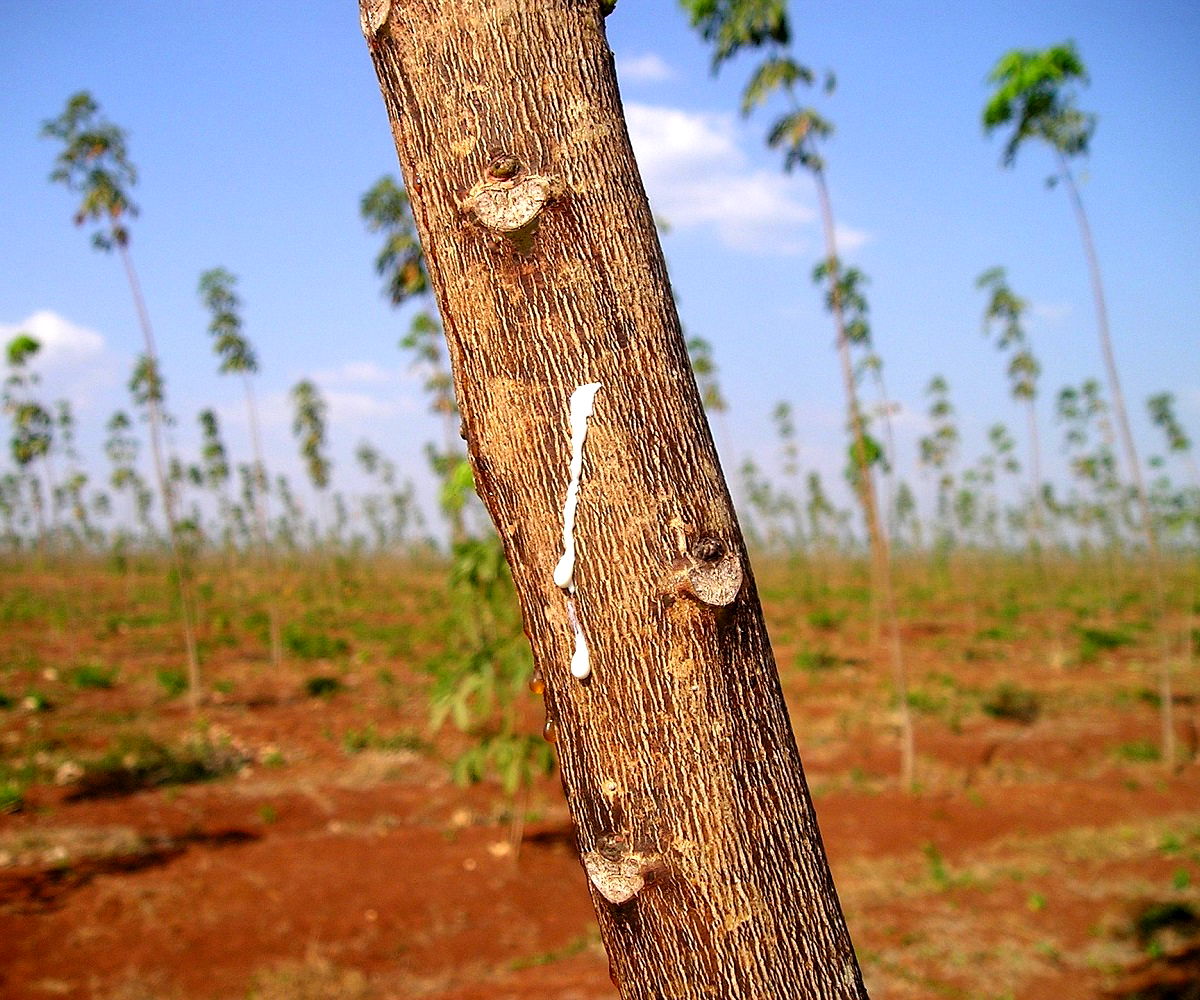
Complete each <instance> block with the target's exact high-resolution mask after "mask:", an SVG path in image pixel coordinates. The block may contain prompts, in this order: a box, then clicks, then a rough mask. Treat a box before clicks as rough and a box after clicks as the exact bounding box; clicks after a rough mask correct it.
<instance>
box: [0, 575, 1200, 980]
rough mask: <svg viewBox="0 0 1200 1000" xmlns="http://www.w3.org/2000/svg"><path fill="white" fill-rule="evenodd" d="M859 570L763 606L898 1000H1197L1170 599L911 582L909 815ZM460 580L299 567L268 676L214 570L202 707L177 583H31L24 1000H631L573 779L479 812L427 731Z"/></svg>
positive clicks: (1189, 828)
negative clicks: (430, 693)
mask: <svg viewBox="0 0 1200 1000" xmlns="http://www.w3.org/2000/svg"><path fill="white" fill-rule="evenodd" d="M835 570H836V568H835ZM835 570H829V569H828V568H826V569H824V570H822V572H821V578H822V580H824V583H823V584H822V586H820V587H819V588H814V585H813V584H812V576H811V574H810V575H809V576H807V577H805V579H806V580H807V582H806V583H803V585H802V583H801V582H800V577H799V576H798V575H797V573H798V571H793V570H788V569H786V568H784V567H768V570H767V571H765V572H764V571H763V570H762V569H761V568H760V569H759V584H760V589H761V591H762V594H763V597H764V601H765V604H766V607H767V611H768V617H769V620H770V625H771V632H772V636H773V638H774V640H775V644H776V652H777V656H778V659H779V663H780V670H781V674H782V676H783V679H784V685H785V688H786V690H787V693H788V697H789V702H790V705H791V709H792V719H793V725H794V727H795V730H796V734H797V739H798V742H799V744H800V749H801V753H802V755H803V758H804V762H805V767H806V770H807V773H808V778H809V783H810V785H811V787H812V789H813V793H814V796H815V799H816V805H817V810H818V816H819V819H820V822H821V827H822V831H823V834H824V837H825V841H826V845H827V848H828V850H829V853H830V856H831V859H832V863H833V868H834V875H835V878H836V880H837V884H838V888H839V891H840V893H841V896H842V901H843V905H844V907H845V909H846V912H847V916H848V920H849V924H850V929H851V932H852V934H853V937H854V940H855V944H856V946H857V948H858V952H859V957H860V961H861V963H862V966H863V971H864V975H865V977H866V980H867V984H868V987H869V989H870V991H871V994H872V996H873V997H874V998H875V1000H883V998H892V997H897V998H899V997H961V998H992V1000H1000V998H1013V1000H1015V998H1022V1000H1073V998H1085V997H1102V996H1113V997H1117V996H1120V997H1134V996H1138V997H1145V998H1155V1000H1171V998H1175V1000H1182V998H1195V997H1197V996H1200V935H1198V933H1197V932H1198V930H1200V919H1198V916H1197V915H1198V914H1200V768H1198V767H1197V766H1196V764H1195V763H1186V764H1184V765H1183V766H1181V767H1180V768H1178V769H1176V770H1174V771H1170V770H1168V769H1166V768H1164V766H1163V764H1162V762H1161V761H1160V760H1158V759H1156V758H1157V750H1156V748H1157V745H1158V734H1159V711H1158V705H1157V703H1156V696H1155V694H1154V691H1155V685H1156V682H1155V678H1154V673H1153V669H1152V664H1153V658H1154V657H1155V656H1156V655H1157V649H1158V643H1157V641H1156V639H1155V638H1154V637H1153V636H1152V635H1150V634H1148V630H1147V629H1146V628H1145V625H1144V622H1145V617H1146V614H1147V611H1146V608H1145V607H1144V606H1143V601H1144V594H1145V589H1144V588H1143V587H1142V586H1141V585H1140V584H1139V582H1138V581H1137V580H1136V579H1129V578H1120V577H1117V578H1114V579H1113V580H1110V582H1109V585H1108V586H1107V587H1105V586H1100V585H1098V584H1095V581H1094V579H1093V577H1092V576H1090V575H1089V573H1088V572H1087V568H1086V567H1070V572H1069V573H1068V572H1067V571H1066V570H1063V571H1062V572H1061V573H1060V574H1059V577H1058V578H1056V579H1053V580H1051V581H1050V582H1048V583H1047V584H1046V585H1045V587H1044V589H1043V591H1042V592H1041V593H1040V594H1038V593H1034V592H1032V591H1031V590H1030V589H1029V588H1028V587H1027V586H1026V585H1025V584H1024V583H1023V582H1022V581H1019V580H1013V579H1011V578H1009V577H1007V576H1006V575H1005V573H1004V571H1003V570H1002V569H995V568H993V569H992V570H986V571H980V572H975V571H974V570H971V569H970V568H969V567H968V568H964V569H962V570H961V571H960V576H959V577H957V578H956V582H955V581H950V582H951V583H955V585H952V586H949V587H942V586H937V585H934V584H931V583H929V582H928V581H925V580H924V579H923V577H918V576H915V575H914V576H913V580H912V582H911V583H910V584H908V585H907V588H906V589H903V588H902V593H903V594H904V606H905V619H906V624H905V640H906V649H907V652H908V655H909V659H910V671H911V676H912V678H913V688H914V689H913V692H912V697H911V703H912V705H913V706H914V708H915V709H916V710H917V715H916V721H917V740H918V751H919V779H920V788H919V790H918V791H916V792H915V793H911V794H910V793H907V792H903V791H901V790H899V789H898V788H897V787H896V780H895V775H896V773H897V769H898V752H897V749H896V741H895V727H894V719H893V709H892V707H891V705H890V695H889V689H888V683H887V676H888V674H887V661H886V656H885V649H884V647H883V645H882V644H880V643H875V642H873V641H872V640H871V637H870V635H869V631H870V630H869V625H868V622H869V615H868V614H867V611H866V606H865V602H864V595H863V591H862V588H861V586H860V585H858V583H857V581H855V580H853V579H851V578H850V577H849V576H848V575H847V571H846V570H845V568H844V567H843V568H842V569H841V570H836V571H835ZM439 574H440V571H438V570H437V569H436V568H434V569H426V570H420V571H419V570H416V569H413V568H411V567H405V566H403V565H400V564H385V563H357V564H355V565H353V566H350V567H349V568H347V567H345V566H342V567H341V568H336V567H328V566H327V567H323V568H322V567H314V568H310V569H308V570H300V569H292V570H289V571H288V573H287V575H286V576H285V577H282V578H281V579H280V581H279V585H278V588H277V592H278V593H279V594H280V595H281V599H282V601H283V605H284V609H285V620H288V619H289V618H290V620H291V622H292V623H293V627H292V629H291V631H290V632H288V633H287V634H288V636H289V648H290V651H289V656H288V662H287V664H286V666H285V668H284V669H283V670H282V671H276V670H275V669H274V668H272V666H271V664H270V662H269V659H268V657H267V655H266V652H265V648H264V644H263V638H262V637H263V615H262V612H261V609H260V608H258V607H256V606H255V604H254V598H253V594H254V593H255V592H256V590H257V587H256V585H255V584H254V583H253V581H251V580H250V579H249V578H247V577H244V576H243V575H242V574H241V572H240V571H237V572H235V571H233V570H231V569H228V568H222V567H220V566H213V567H210V568H209V569H208V570H207V575H206V578H205V579H206V580H207V584H202V587H201V592H202V595H203V597H204V599H205V608H204V616H203V622H204V627H203V629H202V638H203V645H202V650H203V654H204V670H205V690H206V691H207V692H208V698H207V703H206V704H205V705H204V707H203V708H202V710H201V712H200V713H199V714H198V715H193V714H192V713H191V712H190V711H189V708H188V705H187V698H186V696H185V695H184V694H182V688H181V687H180V681H179V670H180V668H181V664H182V656H181V655H180V654H179V652H178V650H179V648H180V639H179V636H178V630H177V626H176V625H175V621H174V619H173V617H172V615H171V611H170V607H169V598H168V596H166V595H168V594H169V590H167V589H166V585H165V582H164V580H163V579H162V574H161V573H160V572H159V571H158V570H155V569H153V568H150V569H147V570H140V571H139V570H128V571H126V572H124V573H120V572H114V571H112V570H108V569H105V568H104V567H91V568H80V567H75V568H74V569H72V570H71V571H70V572H63V571H59V572H42V573H38V572H35V571H33V570H30V569H18V568H14V567H12V566H9V567H7V568H4V569H3V571H2V572H0V631H2V633H3V642H2V644H0V645H2V649H0V995H2V996H4V997H7V998H12V1000H24V998H38V1000H44V998H51V997H83V998H97V1000H143V998H145V1000H149V998H155V1000H172V998H203V1000H208V998H213V1000H218V998H219V1000H228V998H245V997H253V998H261V1000H275V998H279V1000H283V998H288V1000H305V998H322V1000H351V998H354V1000H357V998H383V997H395V998H405V997H421V998H431V1000H484V998H487V1000H526V998H530V1000H532V998H539V1000H540V998H557V1000H600V998H614V997H615V996H616V991H615V989H614V988H613V986H612V985H611V983H610V982H609V978H608V967H607V961H606V958H605V955H604V952H603V949H602V947H601V946H600V943H599V938H598V934H597V932H596V930H595V924H594V919H593V916H592V910H591V904H590V901H589V898H588V895H587V892H586V891H585V878H584V876H583V873H582V870H581V867H580V864H579V861H578V859H577V857H576V855H575V842H574V837H573V833H572V830H571V827H570V824H569V822H568V820H567V814H566V809H565V806H564V805H563V803H562V797H561V792H560V790H559V787H558V783H557V778H553V777H552V778H549V779H546V780H544V781H542V782H540V783H538V784H537V785H536V786H535V787H533V788H532V789H531V790H530V791H529V793H528V795H527V796H526V797H524V798H518V799H517V800H516V801H514V800H513V799H511V798H510V797H509V796H507V795H506V794H505V793H504V792H503V791H502V790H501V789H500V788H499V787H498V786H497V785H495V784H491V783H486V782H485V783H483V784H479V785H475V786H473V787H466V788H463V787H459V786H457V785H455V784H454V783H453V782H451V780H450V778H449V769H448V767H447V763H446V762H447V759H449V758H451V757H453V756H454V754H455V753H457V752H458V750H460V749H461V746H462V745H463V744H462V743H461V741H462V739H463V737H461V736H459V735H457V734H454V733H453V732H452V731H450V730H446V731H442V732H440V733H436V734H433V733H430V732H429V731H428V729H427V727H426V718H427V714H428V709H427V705H426V702H425V700H424V696H423V692H424V690H425V685H426V684H427V679H426V676H425V674H424V673H423V671H422V668H421V664H422V663H423V662H424V659H425V657H427V656H428V655H429V654H430V652H431V651H432V650H434V649H436V646H437V643H438V639H439V635H438V629H439V628H440V627H441V626H442V619H441V618H440V617H439V615H440V611H439V609H440V607H441V605H442V600H441V598H440V575H439ZM1094 584H1095V585H1094ZM1189 586H1193V585H1192V584H1190V583H1189V582H1188V580H1187V578H1186V577H1185V576H1184V574H1182V573H1181V574H1180V579H1179V580H1177V581H1176V583H1175V590H1176V594H1175V605H1176V606H1177V607H1190V606H1191V605H1192V604H1193V602H1194V601H1195V600H1196V598H1195V595H1194V594H1193V595H1191V596H1188V594H1187V590H1188V587H1189ZM937 594H951V595H953V596H952V597H946V598H942V599H939V598H938V597H936V596H935V595H937ZM1046 595H1050V596H1046ZM1188 624H1189V623H1188V622H1187V621H1186V620H1184V619H1183V618H1182V617H1181V618H1180V620H1179V621H1177V622H1174V621H1173V622H1172V623H1171V625H1172V629H1173V630H1174V632H1175V633H1177V634H1178V635H1179V636H1180V637H1181V639H1180V642H1179V643H1178V647H1179V662H1178V666H1179V670H1178V674H1177V695H1176V700H1175V709H1176V717H1177V718H1176V722H1177V732H1178V735H1179V738H1180V741H1181V744H1182V750H1181V752H1186V754H1187V755H1188V757H1189V760H1194V757H1195V750H1196V746H1195V743H1196V738H1195V733H1196V717H1197V715H1196V712H1197V706H1196V701H1195V697H1194V694H1195V691H1196V687H1197V684H1196V676H1195V672H1194V668H1193V667H1191V666H1190V665H1189V660H1190V653H1189V652H1188V651H1185V650H1184V649H1183V643H1182V636H1183V635H1184V631H1185V627H1186V626H1188ZM305 629H307V630H308V631H307V632H305V631H304V630H305ZM314 636H316V637H320V641H316V640H314V639H313V637H314ZM322 678H323V679H324V680H320V679H322ZM314 679H316V680H314ZM523 711H524V713H525V714H526V715H527V717H528V719H527V721H528V725H529V727H530V728H531V730H534V731H536V730H537V729H539V728H540V726H541V718H540V701H539V699H537V698H536V697H534V696H533V695H530V696H529V698H528V704H527V705H526V706H525V708H524V709H523ZM202 779H203V780H202Z"/></svg>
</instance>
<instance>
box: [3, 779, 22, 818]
mask: <svg viewBox="0 0 1200 1000" xmlns="http://www.w3.org/2000/svg"><path fill="white" fill-rule="evenodd" d="M24 808H25V788H24V786H23V785H21V784H20V782H17V781H0V816H3V815H5V814H7V813H18V812H20V811H21V810H22V809H24Z"/></svg>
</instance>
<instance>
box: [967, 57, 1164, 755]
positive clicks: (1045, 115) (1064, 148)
mask: <svg viewBox="0 0 1200 1000" xmlns="http://www.w3.org/2000/svg"><path fill="white" fill-rule="evenodd" d="M988 81H989V82H990V83H992V84H994V85H995V87H996V90H995V92H994V93H993V94H992V96H991V98H990V99H989V100H988V102H987V104H986V105H985V106H984V109H983V127H984V130H985V131H986V132H987V133H989V134H990V133H992V132H994V131H996V130H997V129H1000V128H1004V127H1009V128H1010V129H1011V131H1010V133H1009V136H1008V139H1007V141H1006V142H1005V144H1004V154H1003V159H1002V162H1003V164H1004V166H1006V167H1012V166H1013V165H1014V164H1015V163H1016V159H1017V153H1018V152H1019V151H1020V149H1021V147H1022V146H1024V145H1025V144H1026V143H1027V142H1029V141H1032V140H1037V141H1040V142H1043V143H1045V144H1046V145H1047V146H1049V147H1050V150H1051V152H1052V153H1053V155H1054V158H1055V161H1056V164H1057V171H1056V172H1055V174H1054V175H1052V176H1051V177H1050V178H1049V179H1048V180H1047V184H1048V185H1049V186H1051V187H1054V186H1055V185H1056V184H1058V183H1059V182H1061V183H1062V184H1063V185H1065V187H1066V189H1067V194H1068V196H1069V197H1070V200H1071V208H1072V209H1073V210H1074V212H1075V220H1076V222H1077V223H1078V225H1079V234H1080V237H1081V238H1082V240H1083V251H1084V256H1085V257H1086V258H1087V266H1088V274H1089V276H1090V278H1091V284H1092V298H1093V301H1094V303H1095V308H1096V332H1097V334H1098V335H1099V338H1100V350H1101V354H1102V355H1103V356H1104V369H1105V372H1106V374H1107V376H1108V392H1109V396H1110V398H1111V400H1112V407H1113V415H1114V417H1115V418H1116V425H1117V434H1118V436H1119V437H1120V440H1121V445H1122V449H1123V450H1124V452H1125V461H1126V464H1127V465H1128V467H1129V477H1130V481H1131V482H1132V484H1133V488H1134V493H1135V496H1136V501H1137V505H1138V510H1139V513H1140V515H1141V530H1142V534H1143V537H1144V538H1145V542H1146V550H1147V553H1148V555H1149V559H1150V576H1151V585H1152V586H1153V588H1154V594H1155V614H1154V625H1155V628H1156V629H1157V631H1158V632H1159V634H1160V636H1161V638H1162V657H1161V660H1160V663H1159V694H1160V697H1161V700H1162V748H1163V759H1164V761H1165V762H1166V765H1167V766H1168V767H1173V766H1174V763H1175V724H1174V715H1173V705H1174V694H1173V692H1172V679H1171V664H1170V659H1169V656H1170V650H1169V644H1168V642H1167V637H1166V632H1165V631H1164V628H1165V621H1164V618H1165V614H1166V590H1165V587H1164V584H1163V579H1162V567H1161V557H1160V554H1159V546H1158V537H1157V532H1156V529H1155V523H1154V518H1153V517H1152V516H1151V513H1150V500H1149V497H1148V495H1147V493H1146V484H1145V479H1144V477H1143V475H1142V466H1141V462H1140V461H1139V460H1138V453H1137V446H1136V445H1135V444H1134V440H1133V433H1132V432H1131V431H1130V428H1129V417H1128V414H1127V411H1126V408H1125V396H1124V394H1123V393H1122V391H1121V380H1120V376H1119V374H1118V370H1117V361H1116V355H1115V354H1114V352H1113V345H1112V337H1111V335H1110V333H1109V326H1108V306H1107V304H1106V302H1105V297H1104V281H1103V278H1102V276H1101V273H1100V259H1099V257H1098V255H1097V253H1096V243H1095V240H1094V239H1093V238H1092V229H1091V225H1090V224H1089V222H1088V217H1087V212H1086V211H1085V210H1084V207H1083V198H1082V197H1081V196H1080V193H1079V186H1078V185H1077V184H1076V183H1075V175H1074V173H1073V172H1072V170H1071V160H1073V159H1075V158H1076V157H1080V156H1086V155H1087V153H1088V146H1089V144H1090V143H1091V140H1092V135H1093V133H1094V132H1095V129H1096V116H1095V115H1093V114H1091V113H1090V112H1086V111H1081V110H1080V109H1079V108H1078V107H1077V106H1076V103H1075V101H1076V95H1075V90H1074V88H1075V86H1076V85H1077V84H1086V83H1087V82H1088V74H1087V69H1086V67H1085V66H1084V64H1083V60H1082V59H1081V58H1080V57H1079V53H1078V52H1077V51H1076V49H1075V45H1074V43H1073V42H1065V43H1063V44H1062V45H1053V46H1051V47H1049V48H1046V49H1013V50H1012V51H1010V52H1007V53H1005V54H1004V55H1003V56H1001V57H1000V60H999V61H998V62H997V63H996V65H995V66H994V67H993V68H992V71H991V73H989V74H988Z"/></svg>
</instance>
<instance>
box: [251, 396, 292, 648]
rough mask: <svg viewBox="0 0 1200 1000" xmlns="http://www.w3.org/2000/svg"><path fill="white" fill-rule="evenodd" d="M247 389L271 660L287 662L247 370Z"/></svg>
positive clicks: (255, 410) (263, 465)
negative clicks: (265, 581)
mask: <svg viewBox="0 0 1200 1000" xmlns="http://www.w3.org/2000/svg"><path fill="white" fill-rule="evenodd" d="M242 383H243V385H244V386H245V389H246V415H247V418H248V419H249V422H250V447H251V448H252V449H253V451H254V519H255V523H256V524H257V527H258V545H259V549H260V556H261V558H262V560H263V562H264V563H265V564H266V569H267V575H268V577H269V578H271V579H269V580H268V585H267V588H266V591H265V592H264V596H265V597H266V601H267V632H268V637H269V639H270V643H271V664H272V666H274V667H275V668H276V669H278V668H279V667H281V666H282V665H283V639H282V636H281V633H280V627H279V601H278V599H277V598H276V596H275V590H274V587H275V586H276V581H275V580H274V577H275V568H276V562H275V552H274V549H273V547H272V545H271V510H270V498H269V497H268V495H267V489H268V482H267V465H266V462H265V461H263V449H262V435H260V434H259V432H258V407H257V405H255V402H254V386H253V384H252V383H251V381H250V376H249V375H247V374H245V373H243V375H242Z"/></svg>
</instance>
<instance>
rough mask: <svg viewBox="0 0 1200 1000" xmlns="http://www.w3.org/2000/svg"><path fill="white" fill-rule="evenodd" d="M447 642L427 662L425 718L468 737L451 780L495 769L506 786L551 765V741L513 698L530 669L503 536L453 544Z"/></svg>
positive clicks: (522, 689)
mask: <svg viewBox="0 0 1200 1000" xmlns="http://www.w3.org/2000/svg"><path fill="white" fill-rule="evenodd" d="M450 594H451V603H450V607H449V608H448V610H447V620H446V628H445V634H446V635H447V636H448V637H449V638H448V641H447V643H446V645H445V647H444V648H443V649H442V650H441V651H440V652H439V653H437V654H436V655H435V656H433V657H431V658H430V659H429V660H428V661H427V662H426V670H427V671H428V672H429V674H430V677H431V679H432V687H431V690H430V695H429V698H430V724H431V727H432V728H433V729H435V730H436V729H438V728H440V727H441V726H442V725H444V724H445V723H446V722H447V721H449V722H452V723H453V724H454V726H455V727H456V728H457V729H459V730H460V731H462V732H464V733H467V734H468V735H470V736H471V738H472V745H471V747H470V748H468V749H467V750H466V751H465V752H464V753H463V754H462V755H461V756H460V757H458V758H457V759H456V760H454V761H453V762H452V764H451V767H452V773H453V776H454V778H455V780H457V781H460V782H473V781H479V780H481V779H482V778H484V777H486V776H487V775H488V774H495V775H496V776H497V777H498V778H499V779H500V781H501V783H502V784H503V786H504V787H505V789H507V790H508V791H509V792H510V793H511V792H513V791H515V790H516V789H517V788H518V787H519V786H520V785H521V784H523V783H526V782H528V781H530V780H532V778H533V777H535V776H536V775H539V774H545V773H548V772H549V770H550V769H551V768H552V767H553V763H554V755H553V752H552V750H551V748H550V747H549V746H548V745H546V744H545V743H544V742H543V741H542V740H541V739H540V738H538V737H537V736H535V735H533V734H528V733H525V732H521V731H520V729H519V728H518V716H517V707H518V704H519V701H518V699H521V698H523V697H525V696H526V687H527V684H528V681H529V678H530V676H531V675H532V672H533V666H532V663H531V661H530V654H529V644H528V642H527V641H526V639H525V636H524V632H523V631H522V629H521V624H520V615H519V612H518V608H517V602H516V594H515V591H514V589H513V584H512V577H511V576H510V575H509V571H508V565H507V563H506V562H505V561H504V551H503V549H502V547H501V545H500V540H499V539H498V538H497V537H496V536H495V535H493V534H489V535H488V536H486V537H485V538H465V539H462V540H460V541H458V542H456V543H454V545H453V547H452V562H451V568H450Z"/></svg>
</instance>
